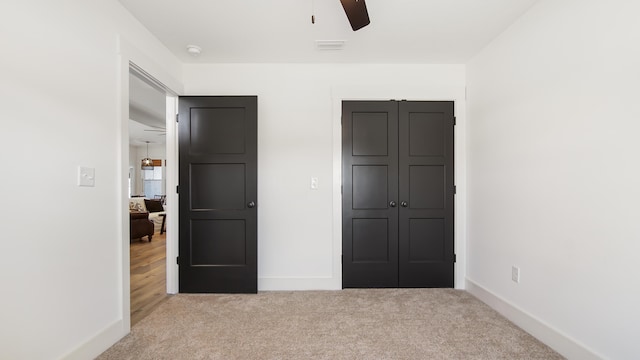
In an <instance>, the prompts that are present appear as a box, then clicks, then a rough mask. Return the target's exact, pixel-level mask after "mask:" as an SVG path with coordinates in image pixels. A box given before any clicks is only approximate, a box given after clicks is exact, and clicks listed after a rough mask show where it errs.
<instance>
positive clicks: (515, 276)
mask: <svg viewBox="0 0 640 360" xmlns="http://www.w3.org/2000/svg"><path fill="white" fill-rule="evenodd" d="M511 280H513V282H516V283H519V282H520V268H519V267H517V266H512V267H511Z"/></svg>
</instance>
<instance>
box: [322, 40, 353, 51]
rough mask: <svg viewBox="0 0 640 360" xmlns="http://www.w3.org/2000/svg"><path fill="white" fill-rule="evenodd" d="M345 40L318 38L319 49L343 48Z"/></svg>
mask: <svg viewBox="0 0 640 360" xmlns="http://www.w3.org/2000/svg"><path fill="white" fill-rule="evenodd" d="M345 43H346V41H345V40H316V48H317V49H318V50H342V49H343V48H344V44H345Z"/></svg>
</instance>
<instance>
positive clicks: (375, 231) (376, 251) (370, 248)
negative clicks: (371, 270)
mask: <svg viewBox="0 0 640 360" xmlns="http://www.w3.org/2000/svg"><path fill="white" fill-rule="evenodd" d="M352 224H353V257H352V258H353V262H354V263H367V262H378V263H386V262H388V261H389V221H388V220H387V219H353V222H352Z"/></svg>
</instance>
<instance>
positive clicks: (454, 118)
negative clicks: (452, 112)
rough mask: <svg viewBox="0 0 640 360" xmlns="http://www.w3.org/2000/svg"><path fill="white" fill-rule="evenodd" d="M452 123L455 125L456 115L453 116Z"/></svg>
mask: <svg viewBox="0 0 640 360" xmlns="http://www.w3.org/2000/svg"><path fill="white" fill-rule="evenodd" d="M453 125H456V117H455V116H454V117H453Z"/></svg>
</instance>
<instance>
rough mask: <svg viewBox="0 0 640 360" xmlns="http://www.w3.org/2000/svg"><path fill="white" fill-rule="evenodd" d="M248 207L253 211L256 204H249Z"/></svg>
mask: <svg viewBox="0 0 640 360" xmlns="http://www.w3.org/2000/svg"><path fill="white" fill-rule="evenodd" d="M247 207H249V209H252V208H254V207H256V203H254V202H253V201H252V202H250V203H248V204H247Z"/></svg>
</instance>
